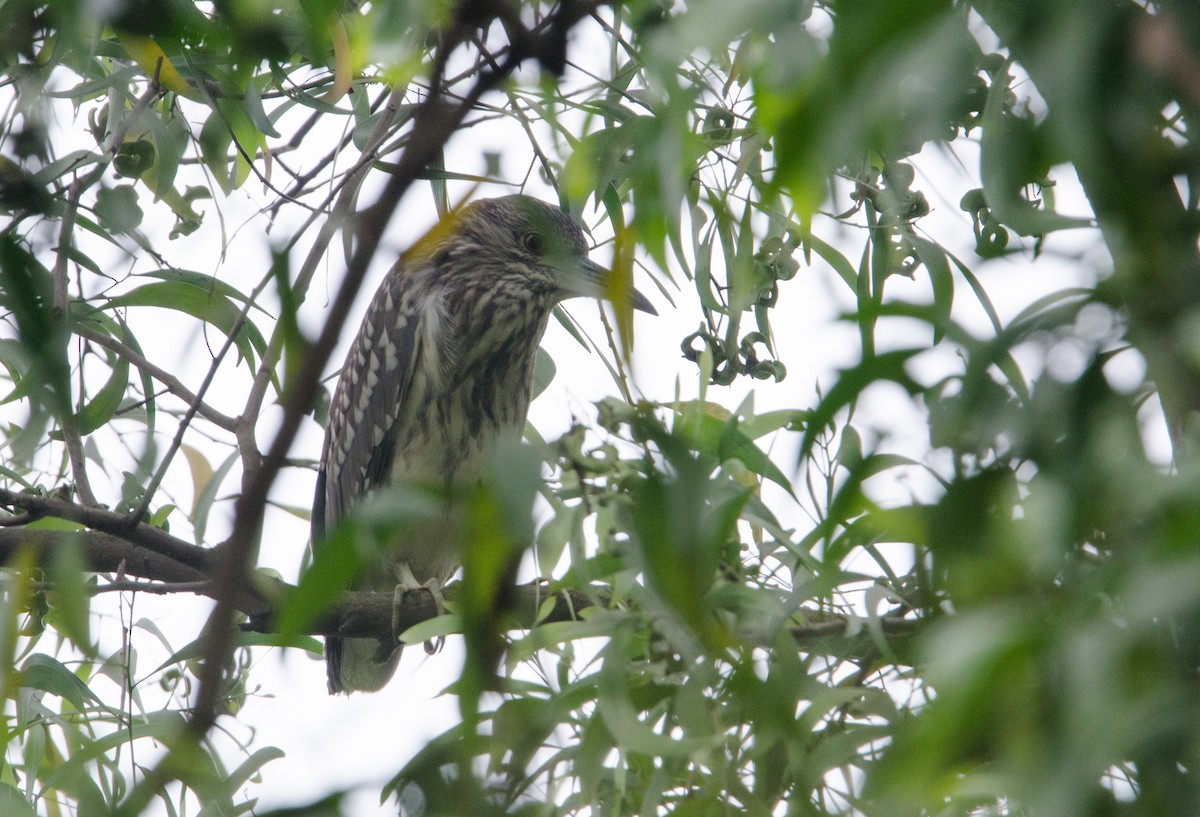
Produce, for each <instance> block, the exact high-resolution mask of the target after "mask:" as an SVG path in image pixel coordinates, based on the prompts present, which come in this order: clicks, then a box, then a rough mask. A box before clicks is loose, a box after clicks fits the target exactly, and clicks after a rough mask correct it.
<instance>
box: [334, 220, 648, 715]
mask: <svg viewBox="0 0 1200 817" xmlns="http://www.w3.org/2000/svg"><path fill="white" fill-rule="evenodd" d="M450 218H451V221H450V222H449V224H448V225H446V228H445V229H444V230H442V231H441V232H440V233H436V234H435V235H437V237H436V238H434V239H429V240H427V241H426V242H423V243H422V244H421V245H418V248H417V249H416V250H415V251H413V252H412V253H410V254H409V256H406V257H405V258H403V259H402V260H401V261H400V262H398V263H397V264H396V266H395V267H394V268H393V269H392V270H391V272H389V273H388V275H387V277H386V278H385V279H384V281H383V283H382V284H381V285H380V288H379V290H378V291H377V292H376V294H375V297H374V298H373V300H372V301H371V304H370V306H369V307H368V309H367V313H366V315H365V317H364V318H363V323H362V326H361V327H360V328H359V331H358V335H357V337H356V338H355V340H354V342H353V344H352V345H351V347H350V350H349V352H348V354H347V357H346V364H345V366H344V368H343V370H342V376H341V379H340V380H339V382H338V386H337V390H336V392H335V394H334V398H333V402H332V405H331V407H330V413H329V423H328V426H327V429H326V440H325V448H324V451H323V453H322V457H321V471H320V473H319V476H318V484H317V496H316V497H315V498H314V512H313V541H314V546H316V547H319V546H320V541H321V539H322V537H323V536H324V535H325V533H326V530H325V529H326V528H331V527H332V526H334V525H336V524H337V523H338V521H339V520H340V519H342V518H343V517H344V516H345V515H346V514H347V513H348V512H349V510H350V509H351V508H352V507H353V506H354V505H355V503H357V502H359V501H360V500H361V499H362V498H363V497H364V496H366V495H367V494H368V493H370V492H371V491H372V490H374V489H377V488H378V487H380V486H386V485H392V484H396V483H399V482H405V483H410V484H415V485H426V486H434V487H438V488H442V489H446V490H447V491H448V492H449V493H450V494H452V493H453V491H454V490H455V489H457V488H465V487H469V486H471V485H474V484H475V483H476V482H478V480H479V479H480V478H481V476H482V474H483V472H484V471H485V469H486V467H487V463H488V461H489V460H490V458H491V457H492V456H493V452H494V451H495V449H496V446H497V443H498V441H499V440H500V439H501V438H502V437H503V436H505V435H511V436H513V437H519V436H520V435H521V433H522V432H523V430H524V426H525V417H526V413H527V411H528V409H529V402H530V399H531V392H532V387H533V372H534V363H535V361H536V355H537V347H538V344H539V343H540V342H541V338H542V335H543V333H544V332H545V330H546V325H547V323H548V321H549V318H550V313H551V310H552V309H553V307H554V305H555V304H557V303H558V302H559V301H561V300H563V299H564V298H567V297H571V296H575V295H598V294H601V293H602V291H603V290H602V281H601V280H598V279H599V278H601V277H602V275H603V273H604V271H603V270H602V269H601V268H599V267H596V266H595V265H594V264H591V262H589V261H588V260H587V245H586V243H585V241H584V238H583V233H582V231H581V230H580V229H579V227H578V226H577V225H576V224H575V223H574V222H573V221H572V220H571V219H570V217H569V216H568V215H567V214H566V213H564V212H562V211H561V210H559V209H558V208H556V207H551V206H549V205H546V204H543V203H542V202H539V201H537V200H536V199H531V198H529V197H526V196H506V197H503V198H499V199H486V200H483V201H479V202H475V203H473V204H470V205H468V206H466V207H465V208H463V209H462V210H461V211H459V212H458V213H456V214H454V215H452V216H451V217H450ZM638 297H640V296H638ZM644 300H645V299H642V301H643V302H644ZM642 308H646V309H648V308H649V306H648V303H646V304H645V306H643V307H642ZM453 529H454V511H453V505H452V504H447V506H446V511H445V516H444V518H443V519H441V520H439V521H438V523H437V524H430V525H426V526H421V527H418V529H416V530H408V531H406V533H405V535H404V537H403V539H402V540H401V541H397V542H396V543H394V545H393V546H392V548H391V549H390V551H389V553H388V556H387V558H385V559H384V561H383V563H381V564H379V565H375V566H372V567H370V568H369V569H367V570H365V571H364V572H363V574H362V575H361V576H360V577H359V579H358V581H357V583H356V584H355V587H357V588H359V589H371V590H391V589H392V588H394V587H396V586H397V584H398V583H399V582H400V581H401V578H402V577H403V576H404V574H405V573H406V572H410V573H411V576H412V577H413V578H415V579H416V580H417V581H419V582H428V581H430V580H435V581H437V582H438V583H439V584H441V583H445V582H446V581H447V580H448V579H449V578H450V577H451V576H452V575H453V573H454V571H455V570H456V569H457V567H458V565H459V563H460V559H459V556H458V553H457V551H456V549H455V548H456V547H457V540H458V537H457V536H455V535H454V532H453ZM399 653H400V651H399V649H398V647H397V646H396V645H392V644H386V645H380V644H378V643H377V642H375V641H372V640H366V639H341V638H332V637H331V638H328V639H326V660H327V665H328V676H329V688H330V691H331V692H339V691H350V690H355V689H378V688H379V687H381V686H382V685H383V684H384V683H386V682H387V680H388V678H390V677H391V675H392V673H393V672H394V670H395V666H396V661H397V660H398V658H399Z"/></svg>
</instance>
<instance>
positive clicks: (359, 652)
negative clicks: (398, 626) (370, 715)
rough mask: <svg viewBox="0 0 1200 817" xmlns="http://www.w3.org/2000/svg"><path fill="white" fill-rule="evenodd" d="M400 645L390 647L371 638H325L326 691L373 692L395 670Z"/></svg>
mask: <svg viewBox="0 0 1200 817" xmlns="http://www.w3.org/2000/svg"><path fill="white" fill-rule="evenodd" d="M401 649H403V645H401V644H397V645H396V646H395V647H394V648H391V649H390V650H389V647H388V645H385V644H382V643H380V642H379V641H378V640H376V639H374V638H339V637H336V636H329V637H327V638H326V639H325V677H326V679H327V680H328V682H329V694H330V695H333V694H336V693H338V692H346V693H349V692H376V691H378V690H380V689H383V687H384V685H385V684H386V683H387V682H388V680H389V679H390V678H391V677H392V675H393V674H395V672H396V665H397V664H399V663H400V651H401Z"/></svg>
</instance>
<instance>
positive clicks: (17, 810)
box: [0, 783, 37, 817]
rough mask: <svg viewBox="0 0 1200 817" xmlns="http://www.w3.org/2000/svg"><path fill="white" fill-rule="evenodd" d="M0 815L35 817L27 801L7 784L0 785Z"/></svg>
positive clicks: (35, 813)
mask: <svg viewBox="0 0 1200 817" xmlns="http://www.w3.org/2000/svg"><path fill="white" fill-rule="evenodd" d="M0 814H3V815H4V817H37V812H36V811H34V810H33V806H31V805H30V804H29V801H28V800H26V799H25V797H24V796H23V795H22V794H21V792H19V791H17V790H16V789H15V788H13V787H12V786H10V785H8V784H7V783H0Z"/></svg>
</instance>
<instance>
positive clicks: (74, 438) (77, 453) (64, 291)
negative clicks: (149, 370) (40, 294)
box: [51, 164, 106, 505]
mask: <svg viewBox="0 0 1200 817" xmlns="http://www.w3.org/2000/svg"><path fill="white" fill-rule="evenodd" d="M105 167H106V165H104V164H97V165H96V167H95V168H93V169H92V170H91V171H90V172H89V173H87V174H85V175H83V176H80V177H79V178H77V179H75V180H74V181H73V182H71V185H70V187H68V188H67V201H66V207H65V208H64V211H63V217H62V226H61V227H60V228H59V232H58V247H57V249H56V250H55V253H56V257H55V259H54V269H53V270H52V271H51V277H52V278H53V281H54V301H53V303H52V305H51V316H52V319H53V320H54V321H55V322H56V323H59V324H64V323H65V322H66V320H67V307H68V304H69V292H68V287H67V282H68V276H67V264H68V261H69V259H70V257H71V243H72V238H73V236H74V233H75V217H76V216H77V215H78V213H79V200H80V199H81V198H82V197H83V192H84V191H85V190H87V189H88V188H90V187H91V186H92V185H94V184H95V183H96V182H98V181H99V180H100V177H101V176H102V175H104V170H105ZM81 399H82V398H81ZM63 405H64V408H65V410H64V412H63V416H62V417H60V418H59V424H60V426H61V429H62V435H63V442H64V444H65V445H66V449H67V459H68V460H69V462H70V464H71V479H72V480H73V481H74V483H75V491H76V493H78V495H79V498H80V500H81V501H82V502H83V503H84V504H85V505H95V504H97V503H96V495H95V494H94V493H92V485H91V482H90V481H89V480H88V474H87V461H86V459H85V458H84V455H83V440H82V439H80V436H79V427H78V426H77V425H76V422H75V415H74V414H72V413H71V410H70V398H69V397H65V399H64V403H63Z"/></svg>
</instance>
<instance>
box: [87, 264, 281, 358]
mask: <svg viewBox="0 0 1200 817" xmlns="http://www.w3.org/2000/svg"><path fill="white" fill-rule="evenodd" d="M107 306H108V307H109V308H112V309H118V308H122V307H133V306H148V307H157V308H159V309H170V310H175V311H177V312H183V313H184V314H187V315H191V316H192V317H193V318H196V319H198V320H201V321H204V322H205V323H208V324H211V325H212V326H215V327H216V328H217V329H220V330H221V331H222V332H224V333H225V335H227V336H228V335H230V334H231V333H233V332H234V330H235V328H236V329H237V334H236V335H235V337H234V343H235V345H236V346H237V349H238V354H239V355H240V358H241V359H242V360H245V361H247V362H248V363H249V364H250V365H251V366H253V365H254V362H255V359H256V358H255V353H256V352H257V353H258V354H259V355H261V354H262V353H263V352H264V351H265V350H266V347H267V344H266V341H265V340H264V339H263V336H262V334H261V333H260V332H259V331H258V328H257V327H256V326H255V325H254V324H253V323H252V322H251V321H250V320H249V318H248V317H247V318H246V319H245V320H243V314H244V311H243V309H242V308H239V307H238V306H237V305H235V304H234V303H233V302H232V301H231V300H230V298H229V297H227V296H225V295H222V294H221V293H219V292H217V291H214V290H213V289H209V288H202V287H199V286H195V285H194V284H192V283H189V282H188V281H187V280H183V279H180V280H175V281H163V282H161V283H154V284H144V285H142V286H140V287H138V288H137V289H134V290H133V291H132V292H127V293H125V294H124V295H118V296H116V297H115V298H111V299H109V300H108V302H107Z"/></svg>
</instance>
